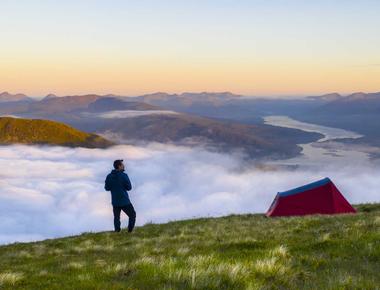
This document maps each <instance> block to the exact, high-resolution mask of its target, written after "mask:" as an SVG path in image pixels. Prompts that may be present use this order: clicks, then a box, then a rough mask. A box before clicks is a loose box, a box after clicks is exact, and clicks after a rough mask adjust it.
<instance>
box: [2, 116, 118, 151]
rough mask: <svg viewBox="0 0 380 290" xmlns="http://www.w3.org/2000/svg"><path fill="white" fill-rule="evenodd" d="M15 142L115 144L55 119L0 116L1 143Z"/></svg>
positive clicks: (68, 144) (105, 145) (76, 144)
mask: <svg viewBox="0 0 380 290" xmlns="http://www.w3.org/2000/svg"><path fill="white" fill-rule="evenodd" d="M15 143H17V144H45V145H61V146H69V147H76V146H80V147H89V148H105V147H109V146H111V145H113V143H112V142H111V141H108V140H106V139H104V138H103V137H100V136H98V135H96V134H90V133H86V132H83V131H79V130H77V129H75V128H73V127H70V126H68V125H66V124H63V123H59V122H55V121H50V120H42V119H21V118H11V117H0V145H9V144H15Z"/></svg>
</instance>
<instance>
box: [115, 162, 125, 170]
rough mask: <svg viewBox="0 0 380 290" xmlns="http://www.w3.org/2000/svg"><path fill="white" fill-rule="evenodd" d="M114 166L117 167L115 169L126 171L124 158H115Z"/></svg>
mask: <svg viewBox="0 0 380 290" xmlns="http://www.w3.org/2000/svg"><path fill="white" fill-rule="evenodd" d="M113 168H115V170H119V171H124V163H123V159H117V160H115V161H114V162H113Z"/></svg>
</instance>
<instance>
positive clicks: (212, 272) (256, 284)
mask: <svg viewBox="0 0 380 290" xmlns="http://www.w3.org/2000/svg"><path fill="white" fill-rule="evenodd" d="M358 208H359V213H358V214H356V215H337V216H308V217H292V218H270V219H269V218H265V217H264V216H263V215H231V216H226V217H221V218H202V219H194V220H185V221H177V222H171V223H167V224H160V225H159V224H147V225H145V226H143V227H138V228H136V231H135V232H133V233H132V234H128V233H127V232H126V231H122V232H121V233H113V232H102V233H84V234H82V235H80V236H75V237H68V238H61V239H54V240H53V239H52V240H46V241H42V242H36V243H18V244H12V245H7V246H2V247H0V288H4V289H379V285H380V275H379V265H380V204H377V205H376V204H373V205H361V206H358Z"/></svg>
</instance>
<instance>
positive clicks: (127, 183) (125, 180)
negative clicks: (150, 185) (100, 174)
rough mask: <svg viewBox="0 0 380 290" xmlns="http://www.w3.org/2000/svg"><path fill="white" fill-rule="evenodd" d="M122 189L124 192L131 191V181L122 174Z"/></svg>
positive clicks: (126, 175)
mask: <svg viewBox="0 0 380 290" xmlns="http://www.w3.org/2000/svg"><path fill="white" fill-rule="evenodd" d="M123 176H124V188H125V189H126V190H131V189H132V184H131V181H130V180H129V177H128V174H126V173H124V174H123Z"/></svg>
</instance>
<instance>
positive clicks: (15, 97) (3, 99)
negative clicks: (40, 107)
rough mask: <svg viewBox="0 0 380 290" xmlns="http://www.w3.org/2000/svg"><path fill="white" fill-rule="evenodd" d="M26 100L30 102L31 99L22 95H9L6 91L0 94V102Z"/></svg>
mask: <svg viewBox="0 0 380 290" xmlns="http://www.w3.org/2000/svg"><path fill="white" fill-rule="evenodd" d="M26 100H31V98H29V97H28V96H27V95H24V94H10V93H9V92H6V91H5V92H2V93H0V102H17V101H26Z"/></svg>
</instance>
